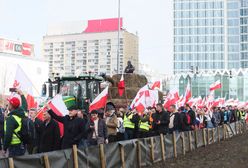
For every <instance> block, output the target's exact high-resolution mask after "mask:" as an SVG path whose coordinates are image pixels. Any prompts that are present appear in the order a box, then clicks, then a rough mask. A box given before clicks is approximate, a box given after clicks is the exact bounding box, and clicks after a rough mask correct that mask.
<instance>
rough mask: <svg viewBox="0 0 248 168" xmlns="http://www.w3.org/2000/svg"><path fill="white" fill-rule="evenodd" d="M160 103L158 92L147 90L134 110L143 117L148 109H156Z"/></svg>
mask: <svg viewBox="0 0 248 168" xmlns="http://www.w3.org/2000/svg"><path fill="white" fill-rule="evenodd" d="M157 103H158V91H157V90H146V91H144V94H142V96H141V97H140V98H139V100H138V101H137V102H136V103H135V105H134V108H136V110H137V111H138V113H139V114H140V115H141V114H143V112H144V111H145V109H146V108H148V107H154V106H155V105H156V104H157Z"/></svg>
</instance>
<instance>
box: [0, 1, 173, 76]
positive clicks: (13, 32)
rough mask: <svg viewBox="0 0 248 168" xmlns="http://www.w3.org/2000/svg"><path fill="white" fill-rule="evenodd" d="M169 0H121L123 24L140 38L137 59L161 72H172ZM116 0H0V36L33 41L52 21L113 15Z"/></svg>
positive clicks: (38, 41) (38, 50) (37, 46)
mask: <svg viewBox="0 0 248 168" xmlns="http://www.w3.org/2000/svg"><path fill="white" fill-rule="evenodd" d="M172 5H173V2H172V0H121V17H123V18H124V27H125V28H126V29H127V30H128V31H130V32H133V33H135V32H136V31H137V32H138V35H139V38H140V49H139V51H140V54H139V56H140V61H141V62H142V63H146V64H149V65H151V67H152V68H154V69H155V70H159V71H160V72H161V73H166V74H168V73H171V72H172V60H173V55H172V54H173V11H172ZM117 7H118V0H0V23H1V26H0V36H2V37H5V38H11V39H20V40H25V41H29V42H32V43H34V44H35V51H36V55H37V56H40V55H41V41H42V36H43V35H45V34H46V29H47V25H48V24H49V23H52V22H63V21H78V20H88V19H101V18H113V17H117V14H118V13H117Z"/></svg>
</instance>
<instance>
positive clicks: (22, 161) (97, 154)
mask: <svg viewBox="0 0 248 168" xmlns="http://www.w3.org/2000/svg"><path fill="white" fill-rule="evenodd" d="M246 129H247V128H246V123H245V122H242V121H239V122H235V123H231V124H227V125H223V126H219V127H216V128H212V129H202V130H195V131H188V132H180V133H179V132H173V134H169V135H160V136H155V137H149V138H143V139H134V140H128V141H120V142H115V143H110V144H106V145H99V146H98V147H97V146H92V147H88V148H77V147H76V146H73V149H66V150H60V151H53V152H48V153H41V154H34V155H25V156H20V157H15V158H4V159H0V168H5V167H6V168H7V167H9V168H14V167H15V168H33V167H35V168H44V167H45V168H71V167H74V168H78V167H87V168H88V167H101V168H106V167H107V168H112V167H114V168H116V167H122V168H127V167H132V168H139V167H143V166H151V165H152V164H154V163H156V162H160V161H165V160H166V159H168V158H173V157H174V158H176V157H177V156H178V155H181V154H182V155H185V154H186V152H189V151H192V150H194V149H196V148H199V147H202V146H207V145H209V144H212V143H215V142H220V141H221V140H225V139H227V138H230V137H233V136H235V135H238V134H242V133H244V132H245V131H246Z"/></svg>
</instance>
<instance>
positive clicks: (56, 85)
mask: <svg viewBox="0 0 248 168" xmlns="http://www.w3.org/2000/svg"><path fill="white" fill-rule="evenodd" d="M103 81H104V79H103V78H102V77H101V76H98V75H92V74H91V73H89V74H83V75H81V76H78V77H75V76H66V77H54V79H48V82H46V83H45V84H43V87H42V96H48V97H49V98H52V97H53V96H55V95H56V94H61V95H62V97H63V100H64V102H65V105H66V106H67V108H70V107H71V106H77V107H78V108H79V109H82V110H84V111H85V112H88V111H89V104H90V102H92V101H93V100H94V99H95V98H96V96H97V95H98V94H99V93H100V92H101V88H100V85H101V83H102V82H103ZM47 85H48V95H47Z"/></svg>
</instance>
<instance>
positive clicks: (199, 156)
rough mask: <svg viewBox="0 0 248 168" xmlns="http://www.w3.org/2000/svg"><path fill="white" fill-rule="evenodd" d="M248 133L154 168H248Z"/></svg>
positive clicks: (199, 149)
mask: <svg viewBox="0 0 248 168" xmlns="http://www.w3.org/2000/svg"><path fill="white" fill-rule="evenodd" d="M247 162H248V133H247V132H246V133H244V134H242V135H237V136H235V137H233V138H231V139H227V140H225V141H221V142H220V143H214V144H212V145H209V146H206V147H201V148H198V149H196V150H195V151H192V152H189V153H187V154H186V155H185V156H182V155H181V156H179V157H178V158H177V159H168V160H166V161H165V163H163V162H160V163H157V164H154V165H153V166H152V167H154V168H160V167H163V168H212V167H213V168H234V167H235V168H247V167H248V163H247Z"/></svg>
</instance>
